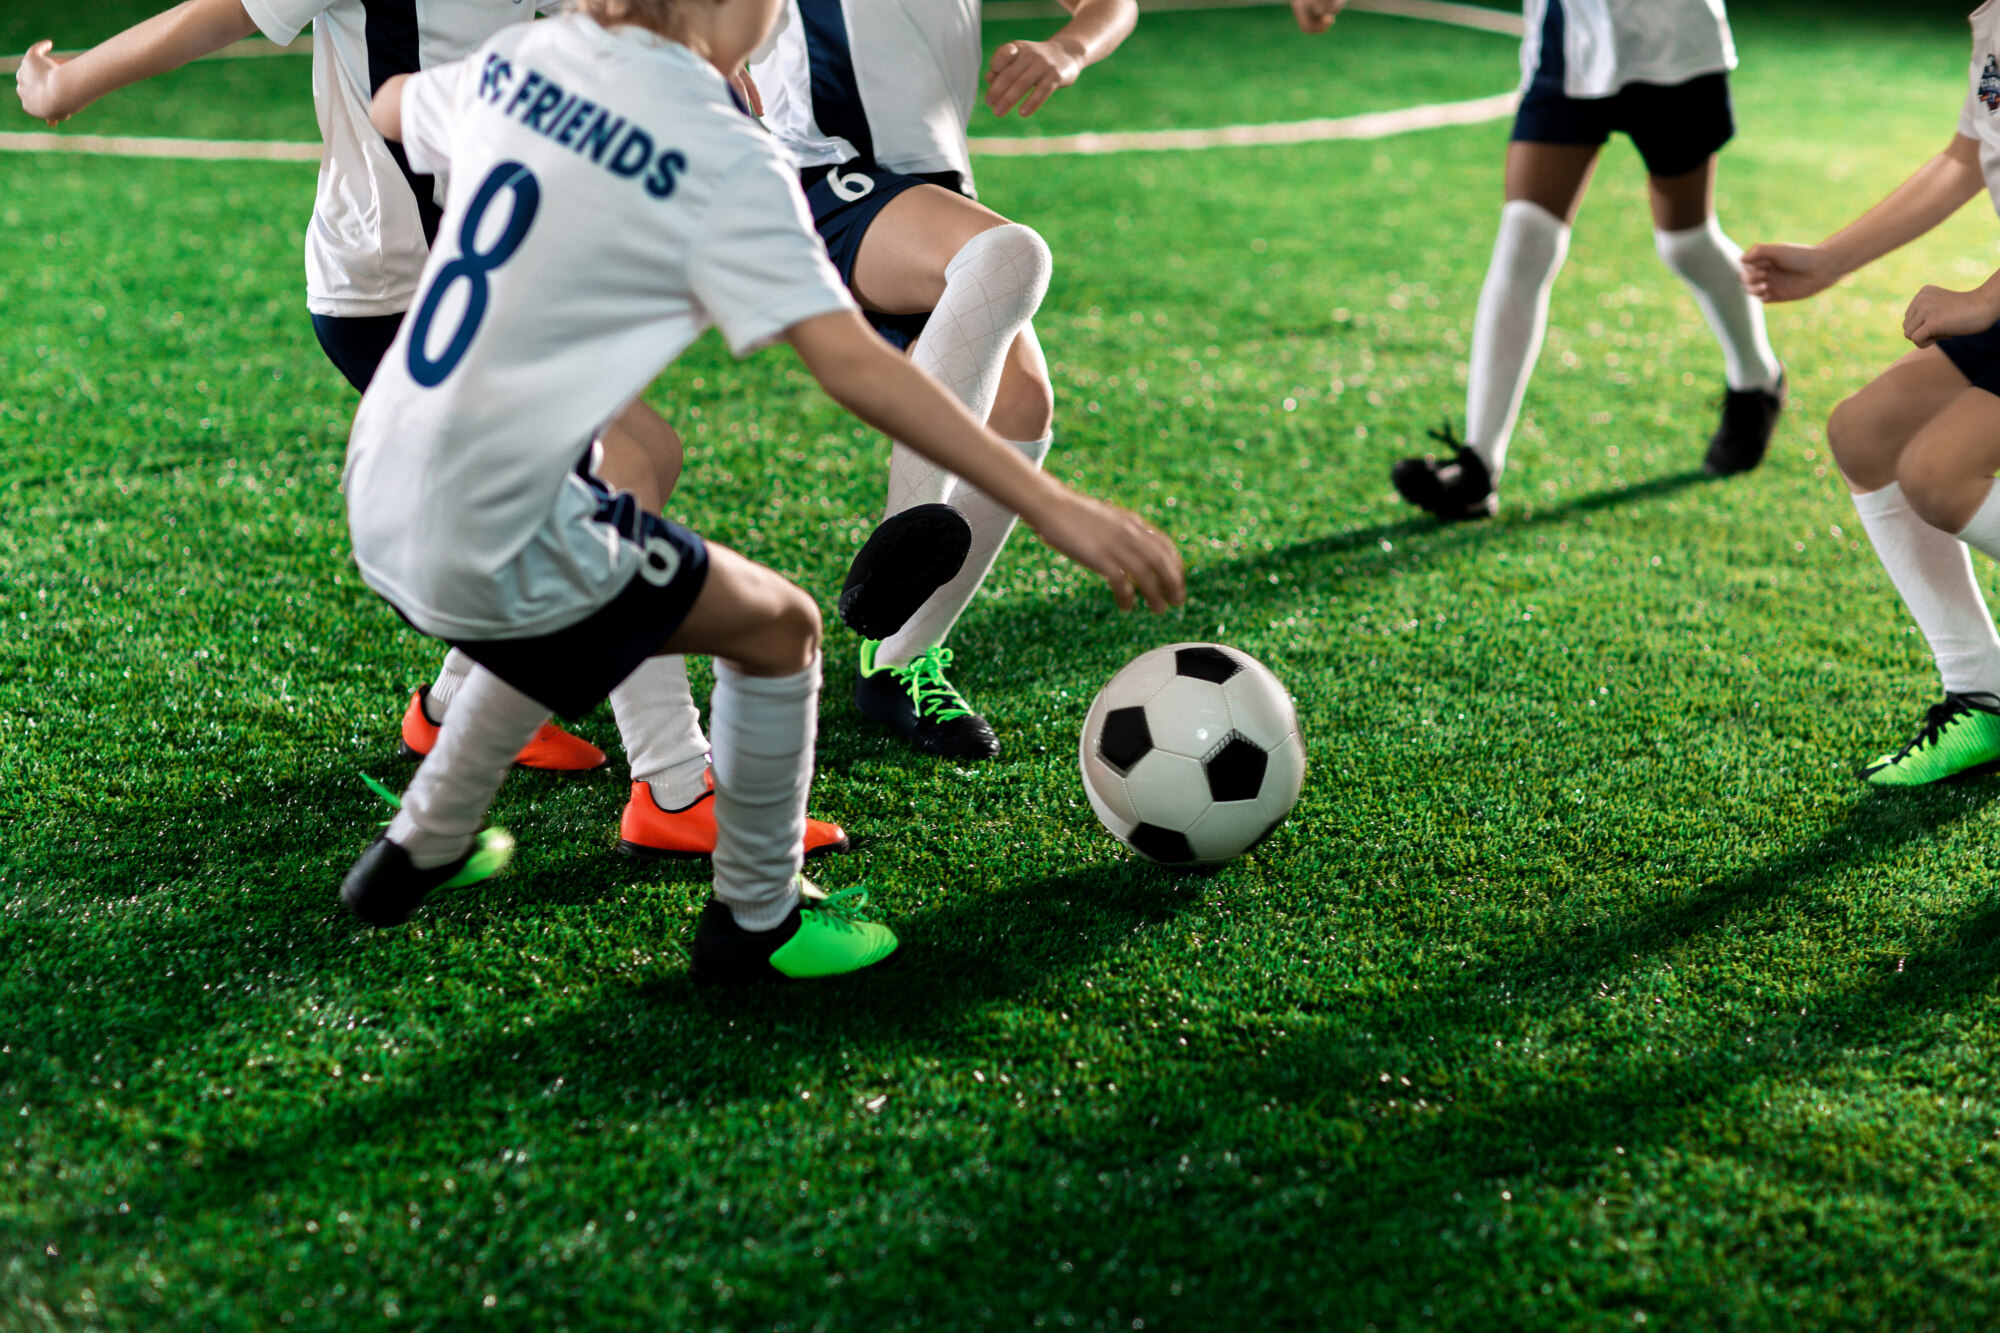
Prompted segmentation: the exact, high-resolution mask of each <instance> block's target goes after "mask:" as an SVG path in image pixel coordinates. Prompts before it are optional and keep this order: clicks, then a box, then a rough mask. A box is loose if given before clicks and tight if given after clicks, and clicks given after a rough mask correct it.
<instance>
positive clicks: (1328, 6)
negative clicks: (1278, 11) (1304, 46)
mask: <svg viewBox="0 0 2000 1333" xmlns="http://www.w3.org/2000/svg"><path fill="white" fill-rule="evenodd" d="M1345 8H1347V0H1292V17H1293V18H1295V19H1297V20H1298V23H1299V31H1300V32H1303V33H1308V34H1317V33H1322V32H1325V31H1326V30H1327V29H1328V28H1331V27H1332V26H1333V20H1334V19H1335V18H1336V17H1337V16H1338V15H1339V13H1340V11H1341V10H1343V9H1345Z"/></svg>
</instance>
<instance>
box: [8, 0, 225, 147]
mask: <svg viewBox="0 0 2000 1333" xmlns="http://www.w3.org/2000/svg"><path fill="white" fill-rule="evenodd" d="M256 31H257V25H256V23H254V22H253V21H252V20H251V18H250V14H249V11H247V10H246V9H244V7H243V0H184V3H182V4H178V5H175V6H174V7H173V8H172V9H169V10H167V11H166V12H165V13H161V14H155V15H153V17H151V18H149V19H147V20H146V21H145V22H144V23H140V24H136V25H134V26H133V27H130V28H127V29H126V30H125V31H123V32H121V33H119V34H118V35H117V36H116V37H113V38H111V39H110V40H108V41H105V42H100V43H99V44H98V45H96V46H94V47H92V48H91V49H90V50H88V51H85V52H84V53H83V54H82V55H79V56H75V57H73V58H71V59H69V60H58V59H56V57H55V56H54V55H52V54H51V51H52V50H53V48H54V46H55V43H54V42H37V43H35V45H34V46H33V47H31V48H29V50H28V54H27V55H25V56H23V57H22V58H21V67H20V68H19V69H18V70H16V71H15V73H14V87H15V89H16V91H18V92H19V93H20V95H21V109H22V110H23V111H26V112H27V113H28V114H29V115H31V116H33V117H35V118H36V119H37V120H45V121H47V122H48V123H49V124H51V125H54V124H56V123H57V122H58V121H63V120H67V119H68V118H69V117H71V116H73V115H75V114H76V113H77V112H79V111H81V110H83V109H84V108H85V107H87V106H89V105H90V104H91V103H92V102H95V101H96V100H97V99H98V98H100V97H102V96H104V95H105V94H106V93H110V92H116V91H117V90H118V89H120V88H124V87H126V86H128V85H130V84H134V83H138V82H139V81H140V80H142V79H150V78H152V77H153V76H154V75H155V74H164V73H166V72H167V71H168V70H170V69H179V68H180V67H181V66H182V65H185V64H187V63H188V61H190V60H198V59H200V58H201V57H202V56H205V55H209V54H212V53H213V52H216V51H220V50H221V49H222V48H223V47H225V46H227V45H229V44H230V43H231V42H236V41H241V40H242V39H243V38H245V37H248V36H250V34H252V33H254V32H256Z"/></svg>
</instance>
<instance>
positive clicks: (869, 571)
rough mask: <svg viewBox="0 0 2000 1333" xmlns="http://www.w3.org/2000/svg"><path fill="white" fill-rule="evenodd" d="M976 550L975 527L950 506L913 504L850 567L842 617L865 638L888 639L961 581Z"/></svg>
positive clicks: (875, 536) (872, 536)
mask: <svg viewBox="0 0 2000 1333" xmlns="http://www.w3.org/2000/svg"><path fill="white" fill-rule="evenodd" d="M971 549H972V525H971V524H970V523H967V522H966V521H965V515H963V514H961V513H959V512H958V511H957V510H956V509H953V508H952V507H951V506H950V505H946V504H929V505H914V506H912V507H911V508H909V509H905V510H903V511H902V512H901V513H896V514H891V515H889V517H887V518H885V519H883V520H882V522H881V523H880V524H879V525H878V526H877V527H876V529H875V531H874V532H873V533H872V534H870V536H869V538H868V541H867V542H866V543H865V544H864V545H863V546H862V548H861V549H860V550H859V551H858V552H856V553H855V556H854V563H853V564H851V565H849V566H848V567H847V582H846V583H845V584H843V585H842V586H841V589H840V618H841V619H842V620H843V621H845V622H846V623H847V627H848V628H849V629H851V630H853V631H854V632H855V633H856V634H859V635H860V636H861V637H862V638H864V639H886V638H888V637H889V636H890V635H891V634H894V633H895V632H896V631H897V630H899V629H901V628H903V626H904V625H905V624H907V623H908V622H909V619H910V617H911V616H913V615H915V614H916V613H917V608H918V607H920V606H922V605H923V604H924V603H925V602H927V601H929V600H930V597H931V594H932V593H934V592H936V591H937V590H938V589H939V588H942V587H943V586H944V585H945V584H947V583H949V582H951V581H952V580H953V579H955V578H957V577H958V571H959V570H960V569H962V568H964V566H965V556H966V552H968V551H970V550H971Z"/></svg>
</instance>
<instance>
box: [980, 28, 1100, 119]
mask: <svg viewBox="0 0 2000 1333" xmlns="http://www.w3.org/2000/svg"><path fill="white" fill-rule="evenodd" d="M1081 73H1083V57H1082V56H1081V55H1080V54H1078V53H1077V52H1075V51H1071V50H1070V49H1069V48H1067V47H1065V46H1064V45H1062V44H1061V43H1060V42H1008V43H1007V44H1006V45H1005V46H1003V47H1001V48H1000V49H999V50H998V51H995V52H994V53H993V66H992V68H990V69H988V70H987V71H986V105H987V106H989V107H991V108H992V110H993V114H994V115H996V116H1004V115H1006V114H1007V113H1008V112H1009V111H1012V110H1013V109H1014V108H1015V106H1017V105H1018V106H1019V107H1020V108H1021V114H1022V115H1024V116H1032V115H1034V114H1035V112H1037V111H1039V110H1040V109H1041V106H1042V103H1044V102H1046V101H1048V100H1049V97H1050V96H1051V95H1052V94H1053V93H1054V92H1055V90H1056V89H1058V88H1067V87H1069V86H1070V85H1071V84H1072V83H1075V82H1076V77H1077V75H1079V74H1081Z"/></svg>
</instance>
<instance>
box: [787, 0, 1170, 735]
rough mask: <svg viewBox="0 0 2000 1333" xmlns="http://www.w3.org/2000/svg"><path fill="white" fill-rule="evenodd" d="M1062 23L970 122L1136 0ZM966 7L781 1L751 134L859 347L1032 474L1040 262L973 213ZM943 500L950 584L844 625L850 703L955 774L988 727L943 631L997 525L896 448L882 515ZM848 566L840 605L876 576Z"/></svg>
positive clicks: (1068, 55) (1030, 103) (1083, 45)
mask: <svg viewBox="0 0 2000 1333" xmlns="http://www.w3.org/2000/svg"><path fill="white" fill-rule="evenodd" d="M1063 4H1064V6H1065V7H1066V8H1067V9H1069V10H1070V11H1071V13H1072V15H1073V17H1072V19H1071V20H1070V22H1069V23H1067V24H1066V25H1064V26H1063V27H1062V29H1061V30H1060V31H1058V32H1056V33H1055V34H1054V35H1053V36H1052V37H1050V39H1049V40H1048V41H1046V42H1009V43H1007V44H1006V45H1005V46H1002V47H1001V48H1000V49H999V50H998V51H997V52H995V53H994V57H993V62H992V65H991V68H990V69H989V70H988V72H987V75H986V82H987V89H986V99H985V100H986V105H987V106H988V107H989V108H990V109H991V110H992V111H993V112H994V113H995V114H996V115H1003V116H1004V115H1006V114H1008V113H1009V112H1010V111H1013V110H1014V109H1016V108H1017V107H1018V108H1019V110H1020V113H1021V114H1022V115H1024V116H1026V115H1031V114H1033V113H1034V112H1035V111H1036V110H1037V109H1038V108H1040V107H1041V106H1042V104H1043V103H1044V102H1046V101H1047V100H1048V99H1049V97H1050V95H1051V94H1053V93H1054V92H1055V91H1056V90H1057V89H1059V88H1066V87H1068V86H1069V85H1070V84H1072V83H1074V82H1076V79H1077V76H1078V75H1079V74H1081V73H1082V72H1083V70H1084V68H1085V67H1087V66H1089V65H1092V64H1095V63H1096V62H1098V61H1100V60H1102V59H1104V58H1105V57H1106V56H1108V55H1110V54H1111V53H1112V52H1113V51H1115V50H1116V49H1117V48H1118V45H1119V44H1120V43H1121V42H1123V41H1124V40H1125V38H1126V37H1127V36H1129V35H1130V34H1131V31H1132V27H1133V24H1134V23H1135V22H1136V21H1137V18H1138V7H1137V4H1136V3H1135V0H1063ZM979 66H980V41H979V6H978V5H977V4H976V3H974V0H926V3H923V4H905V3H902V0H787V4H786V7H785V14H784V16H783V18H782V19H781V20H780V26H779V29H778V31H777V32H776V33H775V34H774V40H773V42H772V43H771V45H770V46H769V47H768V48H767V50H766V51H765V52H764V53H762V54H761V56H760V58H759V60H758V62H757V63H756V64H755V65H754V66H753V67H752V69H751V75H752V77H753V78H754V79H755V81H756V87H757V88H758V89H759V90H760V91H761V92H762V94H763V98H764V118H765V123H766V124H767V125H768V126H769V127H770V129H771V132H772V133H773V134H774V135H776V136H777V138H778V141H779V142H780V143H781V144H783V145H784V147H785V148H786V150H787V151H788V152H789V153H790V154H791V158H792V161H793V163H794V165H795V166H797V167H798V168H799V171H800V184H801V185H803V186H804V187H805V192H806V200H807V202H808V203H809V204H810V205H811V208H812V213H813V221H814V224H815V225H816V226H817V227H818V229H819V233H820V236H821V238H822V239H823V240H824V241H825V242H826V248H827V253H828V254H829V255H831V256H832V258H833V263H834V267H835V268H837V269H838V270H839V271H840V276H841V278H842V279H843V280H844V281H845V282H846V283H847V285H848V288H849V289H850V290H851V291H852V292H853V294H854V297H855V300H856V301H857V302H859V303H860V305H861V307H862V309H863V310H865V311H866V312H867V316H868V320H869V322H870V323H871V324H873V325H874V326H875V328H876V330H877V331H878V332H879V333H880V334H881V335H882V336H883V337H884V338H886V339H888V340H889V342H890V343H891V344H892V345H893V346H895V347H897V348H899V349H900V348H908V349H909V350H910V359H911V360H912V361H914V362H915V363H916V364H917V365H918V366H920V367H922V368H923V369H924V370H925V371H927V372H928V373H929V374H931V375H932V376H933V377H935V378H936V379H937V380H938V382H939V383H941V384H943V385H944V386H945V387H946V388H948V389H950V390H951V391H952V393H953V394H954V395H956V396H957V397H958V399H959V401H960V402H962V403H964V404H965V406H966V408H967V409H968V410H969V411H970V412H971V413H972V415H973V416H974V417H976V418H978V419H979V420H981V421H984V422H985V423H986V424H987V425H988V426H989V427H991V428H992V430H993V431H994V432H995V433H996V434H998V435H999V436H1000V437H1001V438H1002V439H1005V440H1006V441H1008V443H1009V444H1010V445H1012V447H1013V448H1014V450H1015V451H1016V452H1018V453H1019V454H1020V455H1021V456H1022V457H1023V458H1026V459H1027V460H1028V461H1029V463H1031V464H1033V465H1034V466H1035V467H1040V466H1041V465H1042V461H1043V460H1044V459H1045V458H1046V457H1047V456H1048V453H1049V449H1050V446H1051V444H1052V443H1053V440H1054V436H1053V430H1052V423H1053V420H1054V404H1055V398H1054V392H1053V390H1052V389H1051V387H1050V384H1049V373H1048V365H1047V363H1046V362H1045V361H1044V360H1043V358H1042V349H1041V344H1040V342H1038V341H1037V340H1036V337H1035V330H1034V325H1033V324H1032V323H1031V320H1032V319H1033V317H1034V314H1035V312H1036V310H1037V309H1039V307H1040V305H1041V301H1042V296H1043V294H1044V293H1045V292H1046V291H1047V290H1048V284H1049V275H1050V270H1051V267H1052V260H1051V257H1050V255H1049V248H1048V246H1047V245H1046V244H1045V243H1044V242H1043V240H1042V238H1041V237H1040V236H1039V235H1037V234H1036V233H1035V232H1034V231H1033V230H1032V229H1030V228H1028V227H1024V226H1021V225H1019V224H1016V223H1010V222H1009V221H1008V220H1007V219H1006V218H1004V217H1002V216H1001V215H1000V214H998V213H995V212H994V211H993V210H991V209H990V208H986V207H984V206H982V205H981V204H979V203H977V202H976V201H975V200H976V194H975V191H974V189H973V183H972V156H971V151H970V148H969V146H968V145H967V142H966V133H965V131H966V124H967V122H968V120H969V119H970V117H971V116H972V114H973V109H974V106H975V104H976V102H977V100H978V88H979ZM945 503H948V504H949V505H950V506H951V507H952V508H953V509H956V510H958V511H959V512H960V513H961V514H963V515H964V517H965V520H966V521H967V523H969V524H970V525H971V529H972V544H971V548H970V550H969V552H968V554H967V555H966V558H965V560H964V563H963V565H962V566H961V567H960V568H959V571H958V573H957V575H956V577H953V578H951V579H950V580H949V581H948V582H946V583H945V584H944V585H943V586H942V587H940V588H938V589H937V591H936V592H935V593H932V594H931V595H930V596H929V597H928V599H927V600H924V601H923V604H922V605H921V606H919V607H918V608H917V610H916V611H915V613H914V614H913V615H910V616H908V617H907V618H899V619H900V620H901V621H902V623H901V627H900V628H885V627H877V626H872V625H870V624H867V623H865V622H863V621H860V620H857V619H856V618H855V617H854V616H853V615H852V614H847V613H845V612H844V613H843V614H844V615H845V618H846V619H847V621H848V623H849V624H850V625H852V626H853V627H854V628H855V629H856V630H857V631H858V632H860V633H861V634H862V635H863V636H864V638H863V640H862V644H861V669H860V674H859V676H858V678H857V679H856V680H855V683H854V702H855V706H856V707H857V708H859V709H860V710H861V712H862V714H863V715H864V716H866V717H869V718H872V719H874V720H875V721H877V722H880V723H882V724H884V725H886V726H888V727H890V728H892V729H894V730H895V731H897V732H898V733H900V734H901V735H902V736H903V737H904V739H905V740H907V741H908V742H909V743H910V744H911V745H912V746H914V747H916V748H917V749H919V750H922V751H924V752H926V753H929V754H936V755H942V756H946V757H948V758H953V759H991V758H994V757H996V756H997V755H998V754H999V753H1000V742H999V738H998V737H997V736H996V735H995V734H994V731H993V728H992V726H991V724H990V723H988V722H987V720H986V719H985V718H983V717H981V716H980V715H979V714H978V713H977V712H976V711H974V709H973V707H972V705H971V704H970V703H968V702H967V701H966V700H965V697H964V696H963V695H961V694H960V693H959V692H958V689H957V688H956V687H955V686H954V685H953V684H952V683H951V681H950V680H949V679H947V677H946V675H945V671H946V669H947V668H948V667H950V665H951V662H952V653H951V650H950V649H949V648H946V647H945V646H944V642H945V639H946V637H947V636H948V635H949V634H950V633H951V630H952V626H954V625H955V624H957V623H958V619H959V617H960V616H962V615H964V614H965V611H966V608H967V607H969V606H970V605H971V603H972V598H973V595H974V594H975V593H976V592H978V590H979V585H980V584H981V583H982V582H983V581H984V580H985V578H986V575H987V573H988V571H990V570H991V569H992V568H993V564H994V561H995V560H997V559H998V558H999V555H1000V548H1001V547H1002V546H1004V545H1005V544H1006V542H1007V537H1008V535H1009V534H1010V533H1011V532H1012V531H1013V529H1014V513H1013V511H1012V510H1010V509H1008V508H1007V507H1006V506H1005V505H1003V504H1000V503H999V502H998V501H997V500H996V499H995V498H994V497H993V496H991V495H989V494H987V493H986V492H984V491H982V490H981V489H980V488H979V487H977V486H974V485H972V484H970V483H969V482H968V481H966V480H964V479H961V478H960V477H957V476H955V475H953V474H952V473H951V472H950V471H948V470H946V469H943V468H940V467H938V466H937V465H936V464H934V463H933V462H931V461H930V460H928V459H927V458H925V457H924V456H923V455H922V454H920V453H919V452H918V451H917V450H914V449H912V448H909V447H908V446H907V445H906V444H902V443H898V444H894V445H892V446H891V449H890V458H889V500H888V506H887V517H888V518H892V519H893V518H895V517H897V516H899V515H904V514H907V513H909V512H911V511H912V510H914V509H916V508H917V507H918V506H923V505H937V504H945ZM880 568H881V566H880V564H879V563H877V564H874V565H871V564H869V563H868V562H865V561H864V562H857V565H856V568H855V570H854V571H853V572H852V573H851V574H850V575H849V578H848V586H849V588H850V589H852V588H855V587H857V586H860V585H862V584H864V583H865V582H869V581H874V580H879V579H882V578H884V577H885V575H884V574H883V573H881V572H878V571H879V570H880Z"/></svg>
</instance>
